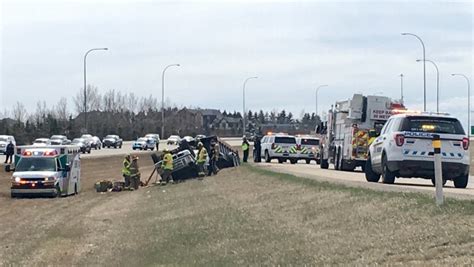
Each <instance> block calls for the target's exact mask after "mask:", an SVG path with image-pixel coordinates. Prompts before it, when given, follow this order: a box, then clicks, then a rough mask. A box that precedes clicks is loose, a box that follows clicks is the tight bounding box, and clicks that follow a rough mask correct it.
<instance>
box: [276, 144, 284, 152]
mask: <svg viewBox="0 0 474 267" xmlns="http://www.w3.org/2000/svg"><path fill="white" fill-rule="evenodd" d="M275 152H276V153H283V148H281V146H277V148H275Z"/></svg>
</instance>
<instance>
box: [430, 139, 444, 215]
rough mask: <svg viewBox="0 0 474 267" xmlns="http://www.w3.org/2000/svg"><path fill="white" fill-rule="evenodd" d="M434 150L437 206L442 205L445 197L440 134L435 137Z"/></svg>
mask: <svg viewBox="0 0 474 267" xmlns="http://www.w3.org/2000/svg"><path fill="white" fill-rule="evenodd" d="M432 143H433V149H434V173H435V186H436V205H438V206H439V205H442V204H443V202H444V197H443V168H442V163H441V140H440V137H439V134H434V135H433V142H432Z"/></svg>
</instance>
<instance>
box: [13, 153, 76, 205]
mask: <svg viewBox="0 0 474 267" xmlns="http://www.w3.org/2000/svg"><path fill="white" fill-rule="evenodd" d="M79 155H80V148H79V147H77V146H66V145H63V146H43V147H35V146H20V147H18V148H17V154H16V155H15V162H14V164H13V170H10V166H9V165H7V166H6V167H5V170H6V171H13V175H12V178H11V196H12V197H18V196H22V195H49V196H52V197H57V196H67V195H72V194H77V193H78V192H79V191H80V189H81V161H80V157H79Z"/></svg>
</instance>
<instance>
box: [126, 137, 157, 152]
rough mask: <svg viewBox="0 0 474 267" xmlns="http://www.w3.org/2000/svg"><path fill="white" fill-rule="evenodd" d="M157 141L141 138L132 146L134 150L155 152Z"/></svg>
mask: <svg viewBox="0 0 474 267" xmlns="http://www.w3.org/2000/svg"><path fill="white" fill-rule="evenodd" d="M155 145H156V142H155V139H153V138H146V137H140V138H138V139H137V140H136V141H135V142H133V144H132V149H133V150H136V149H138V150H148V149H150V150H151V151H153V150H154V149H155Z"/></svg>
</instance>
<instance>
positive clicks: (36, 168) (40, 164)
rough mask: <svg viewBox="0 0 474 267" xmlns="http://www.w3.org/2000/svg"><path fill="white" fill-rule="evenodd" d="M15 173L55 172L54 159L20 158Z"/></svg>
mask: <svg viewBox="0 0 474 267" xmlns="http://www.w3.org/2000/svg"><path fill="white" fill-rule="evenodd" d="M15 171H17V172H41V171H51V172H54V171H57V170H56V160H55V159H54V158H36V157H32V158H21V159H20V161H19V162H18V164H17V165H16V168H15Z"/></svg>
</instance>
